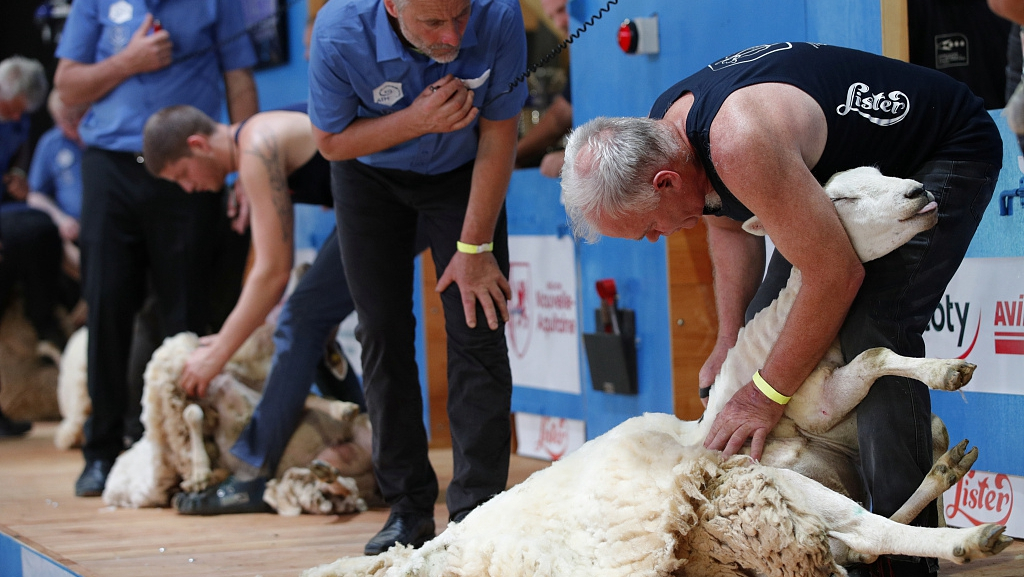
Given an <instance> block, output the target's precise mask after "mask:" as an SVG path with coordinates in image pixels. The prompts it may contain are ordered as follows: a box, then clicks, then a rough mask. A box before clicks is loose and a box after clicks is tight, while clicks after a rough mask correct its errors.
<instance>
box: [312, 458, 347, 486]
mask: <svg viewBox="0 0 1024 577" xmlns="http://www.w3.org/2000/svg"><path fill="white" fill-rule="evenodd" d="M309 471H310V472H311V473H313V475H314V476H315V477H316V478H317V480H318V481H320V482H323V483H327V484H328V485H329V484H331V483H333V482H335V481H336V480H337V479H338V477H340V476H341V471H339V470H338V469H336V468H335V467H334V465H331V464H330V463H328V462H327V461H322V460H320V459H315V460H314V461H313V462H312V463H310V465H309Z"/></svg>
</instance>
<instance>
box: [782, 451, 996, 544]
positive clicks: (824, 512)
mask: <svg viewBox="0 0 1024 577" xmlns="http://www.w3.org/2000/svg"><path fill="white" fill-rule="evenodd" d="M772 471H773V473H774V474H775V475H776V479H777V480H778V481H779V487H780V489H784V492H785V494H786V496H787V497H788V498H789V499H790V500H792V501H794V502H803V504H804V507H803V508H804V509H805V510H809V511H816V512H817V513H818V514H819V515H821V517H822V519H823V521H824V522H825V525H826V527H827V529H828V534H829V536H830V537H833V538H835V539H838V540H839V541H842V542H843V543H844V544H846V545H847V546H848V547H849V548H850V549H851V550H852V551H854V552H856V555H857V558H858V560H861V561H871V560H873V559H875V558H876V557H878V556H879V555H911V556H917V557H938V558H940V559H946V560H947V561H952V562H954V563H957V564H960V563H966V562H968V561H971V560H974V559H981V558H983V557H989V556H992V555H995V554H996V553H999V552H1000V551H1002V550H1003V549H1005V548H1006V547H1007V546H1009V544H1010V543H1012V542H1013V539H1011V538H1009V537H1007V536H1005V535H1003V531H1004V530H1005V529H1006V527H1004V526H1002V525H996V524H992V523H989V524H986V525H981V526H978V527H971V528H968V529H952V528H932V527H914V526H911V525H903V524H900V523H897V522H895V521H892V520H889V519H886V518H885V517H881V516H879V515H875V514H873V513H870V512H868V511H866V510H865V509H864V508H863V507H861V506H860V505H858V504H857V503H855V502H854V501H852V500H850V499H848V498H846V497H844V496H842V495H840V494H839V493H836V492H835V491H831V490H829V489H827V488H825V486H823V485H822V484H820V483H818V482H817V481H813V480H811V479H809V478H807V477H804V476H803V475H800V474H799V473H795V472H793V471H789V470H786V469H772Z"/></svg>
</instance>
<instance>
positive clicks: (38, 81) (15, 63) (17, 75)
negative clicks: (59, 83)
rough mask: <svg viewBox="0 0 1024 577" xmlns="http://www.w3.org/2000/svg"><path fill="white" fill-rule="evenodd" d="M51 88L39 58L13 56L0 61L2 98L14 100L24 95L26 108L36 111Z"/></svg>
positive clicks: (0, 98) (0, 95)
mask: <svg viewBox="0 0 1024 577" xmlns="http://www.w3.org/2000/svg"><path fill="white" fill-rule="evenodd" d="M49 90H50V83H49V82H48V81H47V80H46V71H45V70H43V65H42V64H40V63H39V61H38V60H33V59H31V58H25V57H24V56H11V57H10V58H5V59H4V61H3V62H0V100H14V99H15V98H17V97H18V96H24V97H25V108H26V109H27V110H28V111H29V112H35V111H36V110H39V107H40V106H42V105H43V102H45V101H46V93H47V92H49Z"/></svg>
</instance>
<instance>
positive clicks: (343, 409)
mask: <svg viewBox="0 0 1024 577" xmlns="http://www.w3.org/2000/svg"><path fill="white" fill-rule="evenodd" d="M305 406H306V410H307V411H319V412H321V413H323V414H325V415H327V416H328V417H330V418H332V419H334V420H335V421H338V422H341V423H347V422H349V421H351V420H352V419H354V418H355V417H356V415H358V414H359V405H357V404H355V403H350V402H348V401H334V400H330V399H325V398H323V397H318V396H316V395H309V396H307V397H306V404H305Z"/></svg>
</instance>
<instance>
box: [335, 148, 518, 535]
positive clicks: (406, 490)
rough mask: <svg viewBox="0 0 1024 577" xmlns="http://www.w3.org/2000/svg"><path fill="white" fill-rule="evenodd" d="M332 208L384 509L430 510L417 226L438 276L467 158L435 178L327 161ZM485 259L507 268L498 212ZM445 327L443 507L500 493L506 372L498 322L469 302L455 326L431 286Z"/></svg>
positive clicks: (463, 196) (461, 202) (447, 304)
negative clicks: (494, 325) (449, 467)
mask: <svg viewBox="0 0 1024 577" xmlns="http://www.w3.org/2000/svg"><path fill="white" fill-rule="evenodd" d="M331 168H332V176H333V179H332V182H333V190H334V206H335V214H336V216H337V220H338V234H339V239H340V241H341V251H342V258H343V260H344V261H345V274H346V276H347V278H348V284H349V289H350V290H351V291H352V298H353V300H354V301H355V306H356V312H357V313H358V315H359V326H358V328H357V329H356V337H357V338H358V339H359V342H360V343H361V344H362V347H363V353H362V356H363V358H362V361H363V389H364V392H365V394H366V405H367V408H368V412H369V415H370V420H371V423H372V425H373V463H374V471H375V473H376V476H377V481H378V483H379V485H380V487H381V491H382V494H383V496H384V498H385V499H386V500H387V502H388V503H389V504H390V505H391V507H392V510H393V511H398V512H420V513H425V514H432V513H433V507H434V502H435V500H436V499H437V495H438V484H437V476H436V475H435V473H434V470H433V468H432V467H431V465H430V461H429V459H428V451H427V431H426V428H425V427H424V424H423V399H422V395H421V393H420V384H419V374H418V371H417V366H416V356H415V343H414V340H415V331H416V319H415V317H414V316H413V312H412V295H413V273H414V263H413V257H414V256H415V253H416V249H415V248H414V247H415V242H416V240H415V239H416V235H417V228H418V229H419V232H420V233H421V234H423V235H424V236H425V237H426V238H427V239H428V240H429V243H430V247H431V249H432V250H431V252H432V254H433V258H434V267H435V270H436V271H437V274H438V277H440V276H441V274H442V273H443V272H444V269H445V267H446V266H447V265H448V262H449V261H450V260H451V258H452V256H453V255H454V253H455V243H456V241H458V240H459V235H460V232H461V230H462V224H463V220H464V218H465V213H466V205H467V203H468V200H469V189H470V180H471V178H472V172H473V168H472V164H468V165H466V166H463V167H461V168H459V169H456V170H454V171H451V172H449V173H446V174H441V175H433V176H431V175H423V174H418V173H414V172H406V171H400V170H386V169H377V168H371V167H369V166H366V165H364V164H362V163H360V162H358V161H347V162H335V163H332V167H331ZM494 256H495V257H496V258H497V260H498V264H499V266H500V268H501V270H502V272H503V274H505V275H506V277H507V276H508V228H507V222H506V218H505V212H504V210H502V212H501V215H500V217H499V220H498V226H497V228H496V230H495V234H494ZM441 301H442V303H443V308H444V316H445V330H446V332H447V335H448V407H447V408H448V418H449V423H450V425H451V435H452V451H453V454H454V471H453V473H454V475H453V479H452V482H451V484H450V485H449V487H448V490H447V503H448V511H449V514H450V515H452V516H455V515H457V514H459V513H460V512H463V511H469V510H470V509H472V508H474V507H476V506H477V505H479V504H480V503H482V502H484V501H486V500H487V499H489V498H490V497H491V496H493V495H495V494H497V493H499V492H501V491H503V490H504V489H505V483H506V481H507V479H508V464H509V453H510V449H511V426H510V423H509V413H510V410H511V398H512V374H511V369H510V368H509V362H508V349H507V347H506V345H505V332H504V325H503V324H502V325H501V326H499V328H498V330H495V331H492V330H491V329H490V328H488V326H487V323H486V322H484V321H483V319H484V318H485V317H484V313H483V310H482V308H481V307H480V306H479V304H478V305H477V319H478V323H477V327H476V328H475V329H471V328H469V327H468V326H467V325H466V319H465V314H464V313H463V309H462V297H461V294H460V292H459V287H458V286H456V285H455V284H452V285H450V286H449V287H448V288H447V289H446V290H445V291H444V292H443V293H442V294H441Z"/></svg>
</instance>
